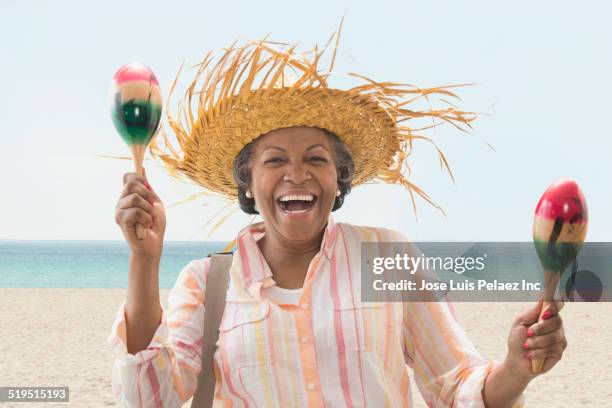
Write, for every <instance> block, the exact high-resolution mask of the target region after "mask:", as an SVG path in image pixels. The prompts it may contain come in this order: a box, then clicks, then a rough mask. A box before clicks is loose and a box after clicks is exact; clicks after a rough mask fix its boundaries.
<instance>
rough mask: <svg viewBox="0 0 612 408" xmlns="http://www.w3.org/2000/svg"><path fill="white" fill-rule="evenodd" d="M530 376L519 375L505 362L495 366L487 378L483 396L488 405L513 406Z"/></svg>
mask: <svg viewBox="0 0 612 408" xmlns="http://www.w3.org/2000/svg"><path fill="white" fill-rule="evenodd" d="M529 381H531V379H530V378H527V377H524V376H521V375H519V374H518V373H516V372H514V371H513V370H512V369H510V368H509V367H508V365H507V364H506V363H505V362H504V363H502V364H499V365H497V366H495V368H494V369H493V370H492V371H491V373H489V375H488V376H487V378H486V379H485V383H484V387H483V390H482V397H483V400H484V403H485V406H486V407H495V408H506V407H508V408H512V407H513V406H514V404H516V402H517V401H518V400H519V398H520V397H521V395H522V394H523V391H525V388H527V385H528V384H529Z"/></svg>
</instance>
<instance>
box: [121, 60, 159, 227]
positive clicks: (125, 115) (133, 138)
mask: <svg viewBox="0 0 612 408" xmlns="http://www.w3.org/2000/svg"><path fill="white" fill-rule="evenodd" d="M110 98H111V101H110V102H111V116H112V118H113V123H114V124H115V127H116V128H117V131H118V132H119V134H120V135H121V137H122V138H123V140H124V141H125V142H126V143H127V145H128V147H129V148H130V151H131V152H132V157H133V159H134V165H135V167H136V173H138V174H140V175H141V176H142V175H143V172H142V161H143V159H144V154H145V151H146V148H147V145H148V144H149V142H150V141H151V138H152V137H153V135H154V134H155V132H156V131H157V128H158V126H159V120H160V118H161V112H162V97H161V92H160V90H159V83H158V82H157V78H156V77H155V74H153V72H152V71H151V70H150V69H149V68H148V67H146V66H145V65H142V64H140V63H137V62H133V63H131V64H127V65H124V66H122V67H121V68H119V70H118V71H117V72H116V73H115V76H114V77H113V83H112V85H111V92H110ZM146 232H147V230H146V228H145V227H144V225H142V224H136V236H137V237H138V239H144V238H145V234H146Z"/></svg>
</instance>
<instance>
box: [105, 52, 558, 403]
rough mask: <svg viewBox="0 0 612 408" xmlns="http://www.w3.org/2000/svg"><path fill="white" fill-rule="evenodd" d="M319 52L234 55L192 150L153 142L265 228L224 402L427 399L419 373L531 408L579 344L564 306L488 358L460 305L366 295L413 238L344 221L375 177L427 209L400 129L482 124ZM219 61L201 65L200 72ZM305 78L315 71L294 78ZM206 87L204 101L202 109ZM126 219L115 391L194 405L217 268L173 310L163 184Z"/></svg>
mask: <svg viewBox="0 0 612 408" xmlns="http://www.w3.org/2000/svg"><path fill="white" fill-rule="evenodd" d="M309 55H310V59H309V58H308V56H304V55H301V56H298V55H296V54H295V53H294V52H293V48H291V49H289V50H286V49H280V50H279V49H275V48H274V47H273V46H272V45H271V44H269V43H265V42H258V43H253V44H249V45H247V46H244V47H240V48H230V49H229V50H228V51H227V53H226V54H225V55H224V56H223V57H221V58H220V60H219V62H218V63H217V64H216V65H215V66H214V67H213V68H212V70H210V69H209V71H208V72H207V73H206V78H205V81H204V85H203V86H202V90H201V91H200V92H199V96H198V98H199V105H198V110H197V115H194V114H193V112H191V111H189V112H187V114H185V115H181V117H185V118H187V119H186V121H187V123H186V125H184V126H183V125H181V124H179V123H177V122H175V121H174V120H172V119H170V121H169V122H170V125H171V126H172V128H173V130H174V131H175V133H176V135H177V138H178V141H179V143H180V147H181V154H182V155H180V154H179V153H177V152H176V151H175V150H174V149H170V151H171V152H170V153H169V154H164V153H162V150H161V149H160V148H159V147H158V145H157V144H153V146H152V153H154V154H155V155H156V156H159V157H160V158H161V159H162V160H163V161H164V163H165V164H166V166H167V168H168V169H169V170H170V172H171V174H173V175H177V176H180V175H183V176H187V178H189V179H190V180H192V181H194V182H196V183H198V184H199V185H201V186H203V187H205V188H206V189H207V190H212V191H216V192H218V193H221V194H223V195H225V196H227V197H229V198H236V197H237V198H238V201H239V203H240V206H241V208H242V209H243V210H244V211H245V212H247V213H252V214H253V213H255V214H257V213H258V214H260V215H261V217H262V220H263V221H262V222H260V223H257V224H254V225H250V226H248V227H246V228H244V229H243V230H242V231H240V232H239V234H238V235H237V238H236V252H235V253H234V256H233V261H232V266H231V268H230V271H229V273H230V275H231V279H230V286H229V289H228V293H227V301H226V306H225V312H224V315H223V319H222V322H221V326H220V336H219V341H218V349H217V351H216V353H215V356H214V367H215V376H216V381H217V384H216V389H215V400H214V402H215V405H217V404H218V405H219V406H221V405H229V406H266V407H267V406H270V407H272V406H283V407H285V406H287V407H293V406H332V407H337V406H351V407H352V406H371V407H379V406H411V390H410V389H409V372H408V370H407V367H412V369H413V373H414V378H415V381H416V383H417V385H418V387H419V391H420V392H421V394H422V395H423V398H424V399H425V401H426V402H427V404H428V405H429V406H432V407H433V406H436V407H451V406H452V407H512V406H520V405H521V404H522V402H521V400H522V392H523V390H524V389H525V387H526V386H527V384H528V383H529V381H530V380H531V379H532V378H534V377H535V375H534V374H532V372H531V361H530V360H531V359H533V358H537V359H541V358H546V360H545V364H544V367H543V370H542V372H547V371H548V370H550V369H551V368H552V367H553V366H554V365H555V364H556V362H557V361H558V360H559V359H560V358H561V355H562V353H563V351H564V349H565V347H566V340H565V335H564V333H563V327H562V322H561V318H560V317H559V316H558V311H559V309H560V307H561V304H558V305H555V306H554V307H553V308H552V309H551V310H550V311H549V313H548V314H547V319H546V320H544V321H542V322H539V323H538V313H539V307H540V304H538V305H536V306H535V307H534V308H532V309H531V310H529V311H527V312H525V313H524V314H521V315H520V316H518V317H517V319H516V320H515V321H514V322H513V323H512V325H511V329H510V334H509V336H508V353H507V357H506V359H505V360H504V361H503V362H501V363H492V362H487V361H486V360H484V359H483V358H482V357H481V356H480V355H479V354H478V352H477V351H476V350H475V348H474V346H473V345H472V344H471V343H470V341H469V340H468V338H467V336H466V334H465V332H464V331H463V330H462V328H461V327H460V326H459V325H458V323H457V321H456V320H455V318H454V314H453V311H452V306H451V305H450V304H449V303H446V302H444V301H440V302H423V303H418V302H406V303H399V302H363V301H362V300H361V298H360V287H359V284H360V273H361V271H360V245H361V243H362V242H364V241H370V242H398V241H406V240H407V238H406V237H404V236H402V235H401V234H399V233H397V232H395V231H392V230H388V229H384V228H372V227H358V226H353V225H350V224H345V223H335V222H334V220H333V218H332V217H331V212H332V211H334V210H336V209H338V208H340V207H341V206H342V203H343V200H344V198H345V196H346V194H348V193H349V192H350V189H351V186H355V185H357V184H360V183H363V182H365V181H368V180H371V179H372V178H374V177H378V178H379V179H381V180H383V181H386V182H394V183H401V184H403V185H405V186H407V187H408V188H411V189H413V190H414V191H416V192H417V193H419V194H421V195H422V196H424V197H425V198H426V199H427V198H428V197H427V196H426V195H425V194H424V193H423V192H422V191H421V190H418V189H417V188H416V187H415V186H413V185H411V184H410V183H409V182H408V181H407V180H406V179H405V178H404V176H403V174H402V173H403V171H402V170H403V169H402V163H403V161H404V159H405V158H406V157H407V156H408V154H409V153H410V150H409V149H410V148H411V147H412V145H411V143H412V141H413V140H414V139H416V138H418V136H416V135H415V134H414V133H413V129H411V128H408V127H404V126H401V125H400V123H402V122H403V121H405V120H407V119H410V118H414V117H419V116H429V117H434V118H441V119H442V120H444V121H450V122H452V123H455V124H456V123H463V124H465V123H468V122H469V121H470V120H471V119H470V118H469V117H467V116H466V113H465V112H461V111H457V110H455V109H450V108H449V109H447V110H444V109H443V110H438V111H432V110H427V111H424V112H418V111H414V110H408V109H406V107H405V106H406V101H407V100H411V99H413V98H414V97H415V95H417V96H418V95H428V94H431V93H433V92H436V91H437V92H443V93H446V94H450V92H449V91H448V90H447V89H444V88H437V89H433V90H432V89H430V90H415V89H414V88H406V87H398V85H397V84H389V83H385V84H378V83H374V82H369V83H368V84H366V85H361V86H359V87H355V88H352V89H350V90H348V91H340V90H335V89H332V88H329V87H328V86H327V82H326V80H327V77H328V76H329V73H330V72H331V67H330V69H329V70H328V71H327V72H321V70H320V69H318V67H317V62H318V61H319V59H320V56H321V53H320V52H318V51H317V50H316V49H315V50H314V53H311V54H309ZM210 63H211V60H210V59H208V58H207V59H206V60H205V61H204V62H203V63H202V64H201V65H200V66H199V71H198V76H199V75H200V74H201V73H203V72H205V71H206V69H208V67H209V66H210ZM332 66H333V59H332ZM265 68H268V70H267V71H266V70H265ZM290 70H292V71H293V72H294V73H295V72H296V71H297V73H298V75H297V78H295V79H293V80H292V81H290V82H289V81H288V79H287V77H286V75H285V74H287V73H288V71H290ZM244 78H246V79H244ZM257 78H263V79H259V81H260V82H259V83H258V82H257V81H258V79H257ZM197 80H198V77H196V80H195V81H194V85H192V86H191V87H190V88H189V89H188V91H187V95H188V98H187V104H186V106H188V107H189V106H190V103H191V97H192V96H193V95H197V93H194V88H195V83H196V81H197ZM451 95H452V94H451ZM166 142H167V140H166ZM411 191H412V190H411ZM116 221H117V223H118V224H119V225H120V227H121V229H122V232H123V234H124V236H125V238H126V240H127V242H128V244H129V246H130V250H131V255H130V271H129V278H128V293H127V299H126V301H125V302H124V304H123V305H121V307H120V310H119V312H118V315H117V319H116V321H115V324H114V325H113V329H112V333H111V336H110V338H109V341H110V342H111V344H112V345H113V346H115V347H116V348H117V350H118V352H119V353H120V356H119V357H118V358H117V360H116V361H115V365H114V371H113V390H114V392H115V395H116V397H117V398H118V400H119V401H120V402H121V403H122V404H123V405H126V406H137V407H141V406H163V407H178V406H181V404H182V403H183V402H185V401H187V400H188V399H189V398H190V397H191V396H192V395H193V393H194V391H195V388H196V385H197V376H198V374H199V372H200V371H201V362H200V351H201V348H202V342H203V335H202V332H203V322H204V313H205V305H206V299H205V298H204V293H205V287H206V280H207V276H208V272H209V259H208V258H205V259H200V260H195V261H192V262H191V263H189V264H188V265H187V266H186V267H185V268H184V269H183V270H182V271H181V273H180V275H179V277H178V280H177V282H176V284H175V286H174V287H173V289H172V291H171V293H170V297H169V300H168V310H164V309H163V307H161V305H160V300H159V286H158V270H159V260H160V257H161V252H162V247H163V236H164V231H165V223H166V220H165V215H164V209H163V205H162V202H161V200H160V199H159V197H158V196H157V194H156V193H155V192H154V190H153V189H152V187H151V186H150V184H149V183H148V181H147V179H146V177H140V176H138V175H135V174H132V173H129V174H126V175H125V177H124V190H123V193H122V195H121V198H120V199H119V203H118V205H117V209H116ZM136 223H140V224H144V225H145V226H147V227H148V228H149V229H148V233H147V235H146V237H145V239H144V240H138V239H137V238H136V235H135V230H134V225H135V224H136ZM204 336H206V333H204Z"/></svg>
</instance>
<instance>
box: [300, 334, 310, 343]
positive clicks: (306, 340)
mask: <svg viewBox="0 0 612 408" xmlns="http://www.w3.org/2000/svg"><path fill="white" fill-rule="evenodd" d="M301 341H302V343H304V344H306V343H308V337H306V336H304V337H302V338H301Z"/></svg>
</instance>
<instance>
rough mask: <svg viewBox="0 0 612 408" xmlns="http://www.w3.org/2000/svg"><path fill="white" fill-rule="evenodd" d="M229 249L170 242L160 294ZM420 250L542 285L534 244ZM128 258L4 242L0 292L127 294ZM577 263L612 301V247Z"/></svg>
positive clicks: (100, 250)
mask: <svg viewBox="0 0 612 408" xmlns="http://www.w3.org/2000/svg"><path fill="white" fill-rule="evenodd" d="M226 245H227V242H209V241H204V242H186V241H182V242H181V241H168V242H165V243H164V250H163V254H162V258H161V265H160V272H159V282H160V288H162V289H171V288H172V287H173V286H174V283H175V282H176V278H177V276H178V274H179V273H180V271H181V269H183V268H184V267H185V266H186V265H187V264H188V263H189V262H190V261H192V260H194V259H200V258H204V257H206V256H207V255H208V254H209V253H211V252H220V251H222V250H223V249H224V248H225V246H226ZM417 245H418V246H419V248H420V249H421V250H423V252H424V253H427V254H428V255H432V256H433V255H443V256H448V255H451V254H453V255H454V256H458V255H461V256H464V257H465V256H472V257H476V256H480V255H483V254H487V255H488V258H487V260H486V268H485V269H484V270H481V271H465V273H462V274H461V275H457V274H456V273H453V272H452V271H451V272H444V271H438V276H439V278H441V279H442V280H446V281H449V280H450V279H454V280H455V281H456V280H457V279H458V278H462V279H465V280H475V279H486V280H489V281H492V280H500V281H521V280H526V281H533V282H536V281H540V282H542V281H543V273H542V267H541V265H540V261H539V259H538V257H537V254H536V252H535V249H534V246H533V243H529V242H524V243H425V242H419V243H417ZM362 250H363V248H362ZM362 255H363V254H362ZM487 255H484V256H485V257H486V256H487ZM128 257H129V248H128V245H127V243H126V242H124V241H17V240H0V288H127V281H128ZM578 261H579V262H578V263H577V264H579V265H580V267H579V268H577V267H576V266H575V267H574V269H576V270H577V269H580V270H581V273H580V274H578V275H577V276H578V277H579V278H580V279H579V280H578V281H576V280H575V279H574V281H573V282H574V283H573V284H575V286H576V288H579V287H580V286H584V285H587V287H585V288H584V289H585V290H591V287H592V286H593V285H595V288H596V289H597V291H598V293H599V294H598V295H597V298H598V299H601V300H604V299H605V300H607V301H612V273H611V272H612V245H610V243H587V244H586V245H584V247H583V248H582V251H581V252H580V255H579V256H578ZM362 262H364V261H363V260H362ZM571 269H572V267H569V268H568V270H571ZM368 270H369V269H368ZM582 272H584V273H582ZM591 272H592V273H591ZM370 275H371V274H367V275H362V285H363V284H364V282H365V284H366V285H368V286H369V281H368V280H367V278H368V277H370V278H371V277H372V276H374V275H372V276H370ZM364 276H365V279H366V280H364ZM569 278H570V273H569V272H566V273H564V274H563V276H562V278H561V282H560V289H562V288H566V286H567V283H568V279H569ZM585 279H586V280H585ZM602 292H603V293H602ZM568 293H569V292H568ZM602 295H603V296H602ZM470 296H471V295H470ZM480 300H484V299H480Z"/></svg>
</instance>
